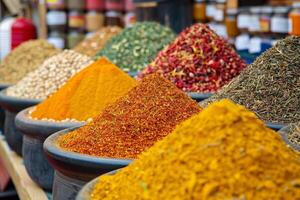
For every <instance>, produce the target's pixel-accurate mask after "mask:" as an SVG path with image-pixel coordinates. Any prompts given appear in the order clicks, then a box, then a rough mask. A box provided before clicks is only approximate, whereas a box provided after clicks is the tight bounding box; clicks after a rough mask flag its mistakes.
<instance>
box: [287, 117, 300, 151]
mask: <svg viewBox="0 0 300 200" xmlns="http://www.w3.org/2000/svg"><path fill="white" fill-rule="evenodd" d="M290 126H291V128H290V131H289V132H288V140H289V141H290V142H291V143H294V144H296V145H299V146H300V122H298V123H294V124H291V125H290Z"/></svg>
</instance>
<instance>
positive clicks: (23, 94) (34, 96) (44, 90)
mask: <svg viewBox="0 0 300 200" xmlns="http://www.w3.org/2000/svg"><path fill="white" fill-rule="evenodd" d="M90 62H92V61H91V60H90V58H89V57H87V56H85V55H81V54H79V53H76V52H74V51H70V50H65V51H63V52H61V53H59V54H57V55H54V56H52V57H50V58H48V59H46V60H45V61H44V62H43V63H42V64H41V65H40V66H39V67H38V68H37V69H35V70H34V71H32V72H30V73H28V74H27V75H26V76H24V77H23V78H22V79H21V80H20V81H19V82H17V83H16V84H15V85H12V86H10V87H8V88H7V89H6V90H5V91H3V92H0V105H1V107H2V108H3V109H4V110H5V116H6V119H5V125H4V133H5V137H6V139H7V142H8V144H9V146H10V147H11V148H12V149H13V150H14V151H16V152H17V153H18V154H19V155H21V154H22V139H23V138H22V135H21V133H20V132H19V131H18V130H17V129H16V126H15V116H16V114H17V113H18V112H20V111H21V110H23V109H25V108H28V107H30V106H33V105H36V104H37V103H39V102H41V100H42V99H45V98H47V96H49V95H50V94H51V93H53V92H55V91H56V90H57V89H58V88H59V87H60V86H61V85H62V84H63V83H65V82H66V81H67V80H68V79H69V78H70V77H71V76H73V75H74V74H75V73H76V72H77V71H79V70H80V69H82V68H84V67H85V66H86V65H87V64H88V63H90Z"/></svg>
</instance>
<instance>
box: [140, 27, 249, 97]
mask: <svg viewBox="0 0 300 200" xmlns="http://www.w3.org/2000/svg"><path fill="white" fill-rule="evenodd" d="M245 67H246V63H245V62H244V61H243V60H242V59H241V58H240V57H239V55H238V54H237V53H236V52H235V50H234V49H233V48H232V47H231V46H230V44H229V43H228V42H227V41H226V40H225V39H223V38H221V37H219V36H218V35H217V34H216V33H215V32H214V31H212V30H211V29H210V28H209V27H208V26H207V25H204V24H195V25H193V26H191V27H189V28H187V29H185V30H184V31H183V32H182V33H180V35H179V36H178V37H177V38H176V40H175V41H174V42H173V43H171V44H170V45H169V46H168V47H166V48H165V49H164V50H162V51H161V52H159V54H158V55H157V57H156V59H155V60H154V61H153V62H152V63H151V64H150V65H149V66H147V67H146V68H145V69H144V70H143V71H142V72H141V73H140V74H139V77H140V78H142V77H144V76H145V75H147V74H152V73H154V72H156V73H159V74H161V75H162V76H164V77H165V78H167V79H169V80H170V81H172V82H173V83H174V84H175V85H176V86H177V87H178V88H180V89H182V90H183V91H187V92H200V93H210V92H216V91H217V90H218V89H219V88H221V87H222V86H223V85H225V84H227V83H228V82H229V81H230V80H231V79H232V78H234V77H235V76H237V75H239V74H240V72H241V71H242V70H243V69H244V68H245Z"/></svg>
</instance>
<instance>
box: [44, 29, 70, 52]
mask: <svg viewBox="0 0 300 200" xmlns="http://www.w3.org/2000/svg"><path fill="white" fill-rule="evenodd" d="M47 40H48V42H49V43H51V44H53V45H54V46H55V47H56V48H59V49H64V48H65V43H66V36H65V34H63V33H61V32H58V31H52V32H50V33H49V36H48V38H47Z"/></svg>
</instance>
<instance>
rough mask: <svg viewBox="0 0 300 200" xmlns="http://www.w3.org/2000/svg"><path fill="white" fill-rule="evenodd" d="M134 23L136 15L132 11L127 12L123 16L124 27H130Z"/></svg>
mask: <svg viewBox="0 0 300 200" xmlns="http://www.w3.org/2000/svg"><path fill="white" fill-rule="evenodd" d="M135 23H136V16H135V14H134V13H133V12H130V13H127V14H126V15H125V16H124V24H125V27H132V26H133V25H134V24H135Z"/></svg>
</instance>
